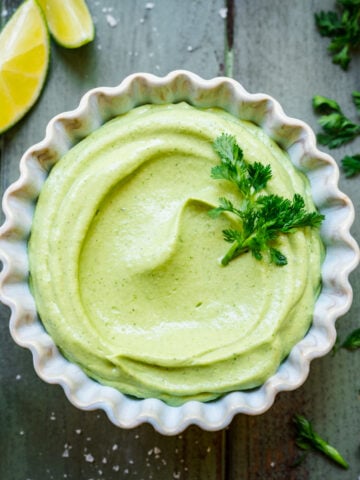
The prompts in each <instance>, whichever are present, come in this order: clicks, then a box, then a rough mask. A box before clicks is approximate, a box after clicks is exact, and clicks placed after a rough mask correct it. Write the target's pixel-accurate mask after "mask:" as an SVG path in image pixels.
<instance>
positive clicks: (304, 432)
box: [294, 415, 349, 469]
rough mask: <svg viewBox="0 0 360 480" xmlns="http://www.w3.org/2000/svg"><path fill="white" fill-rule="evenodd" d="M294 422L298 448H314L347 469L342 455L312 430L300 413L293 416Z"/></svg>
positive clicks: (347, 466)
mask: <svg viewBox="0 0 360 480" xmlns="http://www.w3.org/2000/svg"><path fill="white" fill-rule="evenodd" d="M294 423H295V426H296V429H297V438H296V444H297V446H298V447H299V448H301V449H303V450H308V449H309V448H314V449H316V450H319V451H320V452H322V453H324V454H325V455H326V456H327V457H329V458H331V459H332V460H333V461H334V462H336V463H337V464H338V465H340V466H341V467H343V468H345V469H348V468H349V464H348V463H347V462H346V460H345V459H344V458H343V456H342V455H341V454H340V453H339V452H338V450H336V448H334V447H333V446H331V445H330V444H329V443H328V442H327V441H325V440H324V439H323V438H321V437H320V435H318V434H317V433H316V432H315V431H314V430H313V427H312V425H311V423H310V422H309V420H307V419H306V418H305V417H304V416H302V415H295V416H294Z"/></svg>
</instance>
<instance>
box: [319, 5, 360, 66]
mask: <svg viewBox="0 0 360 480" xmlns="http://www.w3.org/2000/svg"><path fill="white" fill-rule="evenodd" d="M337 4H338V5H339V7H340V11H339V13H338V12H334V11H330V12H323V11H321V12H319V13H315V24H316V26H317V28H318V30H319V33H320V35H322V36H323V37H329V38H330V39H331V40H330V44H329V46H328V50H329V52H330V53H331V54H332V60H333V63H335V64H338V65H340V67H341V68H342V69H343V70H347V68H348V66H349V63H350V61H351V54H352V51H353V50H356V49H357V48H358V47H359V46H360V0H337Z"/></svg>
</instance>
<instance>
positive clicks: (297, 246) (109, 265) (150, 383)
mask: <svg viewBox="0 0 360 480" xmlns="http://www.w3.org/2000/svg"><path fill="white" fill-rule="evenodd" d="M224 132H225V133H228V134H231V135H234V136H235V137H236V139H237V142H238V144H239V145H240V147H241V148H242V149H243V151H244V155H245V158H246V159H247V161H249V162H254V161H261V162H262V163H264V164H270V165H271V168H272V172H273V177H272V179H271V180H270V182H269V183H268V186H267V192H268V193H276V194H278V195H281V196H284V197H287V198H292V197H293V195H294V193H295V192H296V193H299V194H301V195H302V196H303V197H304V198H305V202H306V206H307V208H308V209H311V210H313V209H314V205H313V202H312V199H311V194H310V187H309V184H308V181H307V179H306V178H305V176H304V175H303V174H302V173H301V172H299V171H298V170H296V169H295V167H294V166H293V165H292V163H291V161H290V159H289V157H288V155H287V153H285V152H284V151H283V150H282V149H280V147H279V146H278V145H277V144H275V143H274V142H273V141H272V140H270V139H269V137H267V136H266V134H265V133H264V132H263V131H262V130H261V128H259V127H257V126H255V125H254V124H252V123H249V122H245V121H240V120H238V119H236V118H235V117H233V116H232V115H230V114H228V113H226V112H224V111H223V110H220V109H197V108H194V107H191V106H189V105H188V104H186V103H180V104H171V105H162V106H159V105H145V106H141V107H138V108H134V109H133V110H131V111H130V112H129V113H126V114H124V115H121V116H119V117H117V118H115V119H114V120H112V121H110V122H108V123H106V124H105V125H104V126H102V127H101V128H99V129H98V130H97V131H95V132H94V133H93V134H91V135H89V136H88V137H87V138H86V139H85V140H83V141H81V142H80V143H78V144H77V145H76V146H74V147H73V148H71V150H70V151H69V152H68V153H67V154H66V155H64V156H63V157H62V158H61V160H60V161H59V162H58V163H57V164H56V166H55V167H54V168H53V169H52V170H51V172H50V174H49V176H48V178H47V180H46V182H45V184H44V186H43V189H42V191H41V194H40V197H39V200H38V203H37V206H36V210H35V217H34V222H33V227H32V233H31V239H30V244H29V258H30V271H31V288H32V292H33V294H34V297H35V300H36V305H37V309H38V312H39V315H40V317H41V319H42V322H43V323H44V325H45V327H46V329H47V331H48V332H49V334H50V335H51V336H52V338H53V339H54V341H55V343H56V344H57V345H58V347H59V348H60V349H61V351H62V352H63V354H64V355H65V356H66V357H67V358H68V359H69V360H70V361H72V362H75V363H77V364H78V365H80V366H81V367H82V369H83V370H84V371H85V372H86V373H87V374H88V375H89V376H90V377H92V378H94V379H97V380H98V381H99V382H101V383H103V384H106V385H111V386H113V387H115V388H117V389H118V390H120V391H121V392H123V393H126V394H131V395H134V396H136V397H141V398H144V397H145V398H146V397H156V398H159V399H162V400H165V401H166V402H168V403H169V404H171V405H178V404H181V403H183V402H185V401H187V400H191V399H194V400H202V401H206V400H211V399H213V398H216V397H218V396H220V395H221V394H223V393H225V392H229V391H233V390H239V389H249V388H253V387H256V386H259V385H261V384H262V383H263V382H264V381H265V380H266V379H267V378H269V376H271V375H272V374H274V373H275V372H276V370H277V368H278V367H279V364H280V363H281V361H282V360H283V359H284V357H285V356H286V355H287V354H288V353H289V351H290V350H291V348H292V347H293V346H294V345H295V344H296V343H297V342H298V341H299V340H301V339H302V338H303V336H304V335H305V333H306V331H307V330H308V328H309V326H310V324H311V320H312V313H313V308H314V302H315V300H316V298H317V295H318V292H319V289H320V264H321V258H322V243H321V241H320V238H319V233H318V231H317V230H316V229H310V228H306V229H302V230H300V231H298V232H297V233H295V234H292V235H287V236H282V237H281V239H280V243H279V248H280V250H281V251H282V252H283V253H284V254H285V255H286V257H287V259H288V265H287V266H285V267H277V266H275V265H273V264H269V263H268V262H266V261H261V262H260V261H257V260H256V259H254V258H253V257H252V255H251V254H244V255H242V256H241V257H238V258H237V259H235V260H233V261H232V262H230V264H229V265H228V266H227V267H222V266H220V264H219V259H220V258H221V257H222V256H223V254H224V253H225V251H226V248H227V244H226V243H225V242H224V240H223V236H222V229H224V228H229V226H231V222H232V221H233V220H232V219H231V218H230V217H229V216H226V215H222V216H221V217H219V219H216V220H214V219H211V218H210V216H209V215H208V214H207V212H208V210H209V209H210V208H213V207H216V206H217V205H218V199H219V197H221V196H227V197H228V198H230V199H231V198H232V199H233V200H234V201H235V202H236V198H237V194H236V191H235V190H232V188H233V187H232V186H231V184H229V182H223V181H218V180H216V181H215V180H213V179H211V177H210V171H211V167H213V166H214V165H216V164H217V163H218V162H219V158H218V157H217V155H216V153H215V152H214V150H213V148H212V142H213V141H214V139H215V138H216V137H218V136H219V135H220V134H221V133H224Z"/></svg>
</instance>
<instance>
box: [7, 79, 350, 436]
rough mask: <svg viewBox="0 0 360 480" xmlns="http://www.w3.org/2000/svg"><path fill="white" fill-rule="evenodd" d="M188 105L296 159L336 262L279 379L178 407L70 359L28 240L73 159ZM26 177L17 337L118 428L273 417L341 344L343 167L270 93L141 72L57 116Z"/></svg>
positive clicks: (43, 367)
mask: <svg viewBox="0 0 360 480" xmlns="http://www.w3.org/2000/svg"><path fill="white" fill-rule="evenodd" d="M180 101H186V102H189V103H190V104H192V105H195V106H197V107H209V106H216V107H221V108H223V109H225V110H227V111H228V112H230V113H231V114H233V115H235V116H237V117H240V118H241V119H245V120H250V121H252V122H254V123H255V124H257V125H259V126H261V127H262V128H263V130H264V131H265V132H266V133H267V134H268V135H269V136H270V137H271V138H273V139H274V140H275V141H276V142H277V143H278V144H279V145H280V146H281V147H282V148H283V149H284V150H286V151H287V152H288V153H289V155H290V158H291V160H292V162H293V163H294V164H295V165H296V166H297V167H298V168H299V169H301V170H302V171H304V172H305V173H306V174H307V176H308V178H309V180H310V183H311V187H312V193H313V198H314V201H315V203H316V205H317V207H318V208H319V210H320V211H321V212H322V213H324V214H325V216H326V219H325V221H324V223H323V225H322V228H321V235H322V239H323V241H324V243H325V245H326V257H325V260H324V263H323V266H322V283H323V286H322V291H321V294H320V296H319V298H318V300H317V302H316V306H315V311H314V318H313V323H312V326H311V328H310V330H309V332H308V333H307V335H306V336H305V338H304V339H303V340H302V341H301V342H299V343H298V344H297V345H296V346H295V347H294V348H293V349H292V351H291V353H290V355H289V356H288V358H287V359H286V361H284V362H283V363H282V364H281V366H280V367H279V369H278V371H277V372H276V374H275V375H273V376H272V377H271V378H269V379H268V380H267V381H266V382H265V384H263V385H262V386H261V387H259V388H257V389H254V390H251V391H240V392H233V393H229V394H226V395H224V396H223V397H221V398H219V399H218V400H216V401H212V402H209V403H202V402H196V401H191V402H187V403H185V404H184V405H182V406H179V407H171V406H169V405H167V404H165V403H164V402H162V401H160V400H157V399H155V398H152V399H145V400H137V399H134V398H130V397H128V396H126V395H123V394H122V393H120V392H119V391H117V390H115V389H113V388H111V387H107V386H104V385H100V384H99V383H97V382H95V381H93V380H91V379H90V378H89V377H87V376H86V375H85V374H84V373H83V372H82V370H81V369H80V368H79V367H78V366H76V365H74V364H71V363H70V362H68V361H67V360H66V359H65V358H64V357H63V356H62V355H61V354H60V352H59V351H58V349H57V348H56V346H55V344H54V342H53V340H52V339H51V337H50V336H49V335H48V334H47V333H46V331H45V330H44V328H43V325H42V323H41V322H40V320H39V318H38V316H37V313H36V308H35V303H34V299H33V297H32V295H31V293H30V291H29V287H28V281H27V280H28V273H29V271H28V257H27V239H28V237H29V233H30V229H31V223H32V216H33V211H34V206H35V203H36V199H37V196H38V194H39V192H40V190H41V187H42V184H43V182H44V181H45V178H46V176H47V171H49V169H50V168H51V166H52V165H53V164H54V163H56V162H57V160H58V159H59V158H60V157H61V156H62V155H63V154H64V153H65V152H67V151H68V150H69V149H70V148H71V147H72V146H73V145H74V144H76V143H77V142H79V141H80V140H81V139H82V138H84V137H86V136H87V135H88V134H89V133H90V132H92V131H94V130H95V129H97V128H98V127H99V126H100V125H101V124H103V123H104V122H106V121H107V120H109V119H111V118H112V117H114V116H116V115H118V114H122V113H125V112H127V111H128V110H130V109H132V108H133V107H136V106H138V105H142V104H146V103H156V104H159V103H160V104H161V103H174V102H180ZM20 171H21V175H20V178H19V179H18V180H17V181H16V182H15V183H13V184H12V185H11V186H10V187H9V188H8V189H7V191H6V193H5V195H4V198H3V209H4V212H5V215H6V220H5V223H4V224H3V225H2V227H1V229H0V255H1V260H2V262H3V270H2V272H1V278H0V295H1V300H2V301H3V302H4V303H5V304H6V305H8V306H9V307H10V309H11V318H10V330H11V334H12V336H13V338H14V340H15V342H17V343H18V344H19V345H21V346H23V347H27V348H29V349H30V350H31V352H32V354H33V358H34V365H35V369H36V372H37V373H38V375H39V376H40V377H41V378H42V379H43V380H45V381H46V382H49V383H57V384H60V385H61V386H62V387H63V389H64V391H65V393H66V395H67V397H68V399H69V400H70V401H71V402H72V403H73V404H74V405H76V406H77V407H79V408H81V409H84V410H89V409H96V408H101V409H103V410H105V412H106V413H107V415H108V417H109V418H110V420H111V421H112V422H113V423H114V424H115V425H118V426H121V427H124V428H131V427H135V426H136V425H139V424H141V423H144V422H149V423H151V424H152V425H153V426H154V427H155V429H156V430H158V431H159V432H161V433H163V434H168V435H171V434H175V433H178V432H180V431H182V430H184V429H185V428H186V427H187V426H188V425H190V424H197V425H199V426H200V427H202V428H204V429H206V430H218V429H221V428H223V427H225V426H227V425H228V424H229V423H230V421H231V419H232V418H233V416H234V415H235V414H236V413H246V414H251V415H254V414H260V413H263V412H264V411H265V410H267V409H268V408H269V407H270V406H271V405H272V403H273V401H274V398H275V396H276V394H277V393H278V392H280V391H283V390H293V389H295V388H297V387H299V386H300V385H301V384H302V383H303V382H304V381H305V379H306V377H307V375H308V372H309V364H310V361H311V360H312V359H313V358H315V357H320V356H323V355H325V354H326V353H327V352H328V351H329V350H330V349H331V348H332V347H333V345H334V343H335V339H336V331H335V320H336V319H337V318H338V317H339V316H340V315H343V314H344V313H345V312H346V311H347V310H348V309H349V307H350V304H351V301H352V289H351V286H350V284H349V281H348V276H349V274H350V272H351V271H352V270H353V269H354V268H355V267H356V266H357V264H358V260H359V252H358V246H357V244H356V242H355V241H354V239H353V238H352V237H351V235H350V233H349V229H350V227H351V225H352V222H353V218H354V209H353V205H352V203H351V201H350V200H349V198H348V197H347V196H346V195H344V194H343V193H341V192H340V191H339V189H338V185H337V184H338V177H339V171H338V168H337V165H336V163H335V161H334V160H333V159H332V158H331V157H330V156H329V155H327V154H325V153H322V152H320V151H319V150H318V149H317V148H316V141H315V135H314V133H313V132H312V130H311V129H310V127H308V126H307V125H306V124H304V123H303V122H301V121H299V120H294V119H292V118H289V117H287V116H286V115H285V114H284V112H283V110H282V108H281V107H280V105H279V103H278V102H277V101H276V100H274V99H273V98H271V97H270V96H268V95H264V94H250V93H248V92H247V91H245V90H244V88H243V87H242V86H241V85H239V83H237V82H236V81H234V80H231V79H229V78H214V79H212V80H204V79H202V78H200V77H198V76H197V75H195V74H193V73H190V72H186V71H175V72H172V73H170V74H169V75H167V76H166V77H162V78H160V77H156V76H154V75H149V74H143V73H140V74H134V75H131V76H129V77H127V78H126V79H125V80H124V81H123V82H122V83H121V84H120V85H119V86H117V87H114V88H96V89H93V90H91V91H89V92H88V93H87V94H86V95H84V97H83V98H82V100H81V102H80V105H79V106H78V107H77V108H76V109H75V110H73V111H71V112H66V113H62V114H60V115H57V116H56V117H55V118H53V119H52V120H51V121H50V122H49V124H48V126H47V129H46V136H45V138H44V140H43V141H41V142H40V143H38V144H36V145H34V146H33V147H31V148H30V149H29V150H28V151H27V152H26V153H25V154H24V155H23V157H22V159H21V161H20Z"/></svg>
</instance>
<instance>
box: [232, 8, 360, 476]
mask: <svg viewBox="0 0 360 480" xmlns="http://www.w3.org/2000/svg"><path fill="white" fill-rule="evenodd" d="M334 5H335V1H333V0H313V1H311V2H306V3H304V2H303V1H301V0H294V1H292V2H284V1H283V0H273V1H272V2H264V1H262V0H252V1H250V0H249V1H244V2H240V1H235V17H234V32H235V36H234V48H233V60H234V77H235V78H236V79H237V80H239V81H240V82H241V83H242V84H243V85H244V87H245V88H247V89H248V90H249V91H251V92H260V91H261V92H266V93H268V94H270V95H273V96H274V97H275V98H276V99H277V100H279V101H280V103H281V104H282V106H283V108H284V110H285V112H286V113H287V114H288V115H290V116H294V117H297V118H300V119H303V120H305V121H307V122H308V123H309V124H310V125H311V126H312V127H313V128H314V130H316V131H318V130H319V128H318V126H317V118H316V115H315V114H314V113H313V111H312V107H311V99H312V97H313V95H315V94H321V95H325V96H329V97H332V98H335V99H337V100H338V101H339V102H340V104H341V105H342V106H343V108H344V110H345V111H346V112H348V114H349V115H350V116H351V117H352V118H356V115H355V110H354V107H353V105H352V102H351V92H352V91H353V90H355V89H359V86H360V56H359V55H357V56H355V58H354V60H353V62H352V63H351V67H350V69H349V71H348V72H344V71H342V70H341V69H340V68H339V67H338V66H336V65H333V64H332V63H331V58H330V56H329V55H328V54H327V52H326V48H327V45H328V39H325V38H322V37H320V35H319V33H318V32H317V31H316V28H315V24H314V18H313V15H314V12H317V11H320V10H332V9H334ZM359 151H360V142H359V141H356V142H354V143H353V144H350V145H348V146H346V147H343V148H341V149H338V150H336V151H332V152H331V153H332V154H333V155H334V157H335V158H336V159H337V160H338V161H339V159H340V158H342V156H343V155H344V154H345V153H347V154H350V153H355V152H359ZM340 186H341V188H342V189H343V190H344V191H345V192H346V193H347V194H348V195H350V197H351V198H352V199H353V202H354V204H355V206H359V205H360V196H359V195H360V193H359V178H354V179H351V180H345V178H344V176H343V175H342V176H341V180H340ZM353 234H354V235H355V237H356V238H357V239H359V238H360V224H359V220H358V218H357V219H356V221H355V224H354V227H353ZM351 280H352V284H353V288H354V290H355V299H354V304H353V307H352V309H351V311H350V312H349V313H348V314H347V315H346V316H345V317H344V318H341V319H340V320H339V321H338V330H339V333H340V336H341V337H342V338H344V336H345V335H346V334H347V333H349V332H350V331H351V330H353V329H355V328H358V327H359V320H358V319H359V308H360V299H359V295H358V289H359V287H360V280H359V273H358V271H356V272H355V273H353V274H352V276H351ZM359 369H360V356H359V353H358V352H357V353H356V352H354V353H349V352H346V351H340V352H338V353H337V354H336V355H335V356H331V354H329V355H328V356H326V357H325V358H323V359H321V360H315V361H314V362H313V364H312V366H311V373H310V376H309V378H308V380H307V382H306V384H305V385H304V386H303V387H302V388H300V389H299V390H297V391H296V392H289V393H283V394H280V396H279V397H278V399H277V400H276V402H275V405H274V406H273V407H272V409H271V410H270V411H269V412H267V413H266V414H264V415H262V416H259V417H254V418H251V417H245V416H239V417H238V418H237V419H236V420H235V421H234V422H233V423H232V425H231V428H230V430H229V432H228V437H227V439H228V464H227V466H228V477H227V478H229V479H234V480H235V479H236V480H237V479H239V478H241V479H244V480H254V479H263V478H266V479H274V480H277V479H283V478H286V479H296V480H302V479H304V480H305V479H311V480H322V479H324V478H330V479H335V478H343V479H349V480H350V479H352V480H353V479H354V478H357V477H358V475H359V472H360V458H359V441H360V399H359V394H358V391H359V374H358V372H359ZM295 413H303V414H305V415H306V416H307V417H308V418H309V419H311V420H312V421H313V423H314V426H315V427H316V429H317V430H318V431H319V433H321V434H322V435H323V436H324V437H325V438H328V439H330V440H331V441H332V442H333V443H334V444H335V446H336V447H337V448H338V449H339V450H340V451H341V452H342V453H343V455H344V456H345V458H346V459H347V460H348V461H349V463H350V469H349V471H347V472H345V471H342V470H341V469H339V468H338V467H337V466H335V465H333V464H332V463H331V462H329V461H328V460H326V459H324V458H323V457H322V456H320V455H317V454H310V455H308V456H307V458H306V460H305V461H304V462H303V463H302V464H300V465H299V466H298V467H296V468H294V467H292V465H293V464H294V462H295V461H296V459H297V458H298V457H299V455H300V454H301V452H300V451H299V450H297V449H296V447H295V446H294V430H293V426H292V422H291V420H292V417H293V415H294V414H295Z"/></svg>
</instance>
